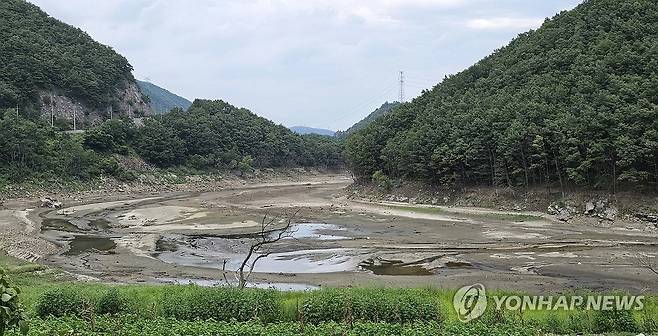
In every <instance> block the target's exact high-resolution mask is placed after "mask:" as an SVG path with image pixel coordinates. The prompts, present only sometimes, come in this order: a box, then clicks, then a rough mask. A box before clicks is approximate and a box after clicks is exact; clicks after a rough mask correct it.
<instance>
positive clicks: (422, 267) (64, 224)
mask: <svg viewBox="0 0 658 336" xmlns="http://www.w3.org/2000/svg"><path fill="white" fill-rule="evenodd" d="M350 183H351V179H349V178H348V177H347V176H340V175H333V176H317V177H315V178H313V179H303V180H298V181H277V182H273V183H258V184H245V185H230V186H226V187H225V188H218V189H217V190H215V191H209V192H189V193H185V192H177V193H168V194H155V195H154V194H148V195H147V194H145V195H129V196H128V195H111V196H110V197H107V196H106V197H103V199H88V200H82V201H79V202H78V203H79V204H71V203H69V202H65V204H67V205H69V206H68V207H66V208H64V209H60V210H52V211H43V210H35V211H31V212H27V213H26V212H21V211H24V209H13V210H3V211H0V226H1V227H2V228H5V230H3V232H4V234H3V235H0V243H2V244H4V245H0V247H3V248H4V249H5V250H8V251H9V250H11V251H14V252H13V253H14V255H17V256H21V255H26V256H31V255H33V256H35V257H37V258H38V257H42V256H45V257H43V258H41V259H40V260H41V262H43V263H47V264H50V265H54V266H57V267H62V268H64V269H65V270H67V271H70V272H73V273H77V274H83V275H87V276H92V277H95V278H98V279H102V280H103V281H117V282H143V281H148V282H157V281H165V282H166V281H181V282H185V281H188V280H192V281H198V282H201V283H203V282H204V281H205V283H212V282H213V281H220V280H221V279H223V276H222V275H221V268H222V267H224V266H223V265H224V261H225V260H226V261H227V264H226V265H227V266H226V267H227V268H228V269H231V267H234V266H235V264H236V261H238V260H241V257H242V256H243V255H244V252H245V249H246V248H247V247H248V244H249V239H250V238H249V234H251V233H254V232H257V231H258V229H259V227H260V221H261V220H262V218H263V216H266V215H267V216H278V218H280V219H285V218H286V216H288V215H289V214H291V213H293V212H295V211H297V210H299V214H298V216H297V217H296V218H295V221H294V222H295V223H307V224H298V225H297V226H296V231H295V232H296V235H297V236H296V237H295V239H289V240H284V241H282V242H280V243H279V244H277V245H276V246H273V247H272V250H271V251H270V252H272V255H270V256H268V257H267V258H264V259H263V260H262V261H261V262H259V264H258V265H257V267H256V269H255V273H254V276H253V279H252V280H253V281H255V282H259V283H261V284H268V283H284V284H291V283H292V284H306V285H311V286H364V285H368V286H370V285H375V286H396V287H416V286H447V287H455V286H461V285H464V284H471V283H475V282H483V283H485V284H486V285H488V286H489V287H492V288H504V289H513V290H528V291H535V292H542V291H546V290H550V291H565V290H577V289H590V290H592V289H593V290H609V289H624V290H629V291H634V292H642V291H652V292H656V291H657V290H658V284H657V282H656V280H657V278H656V276H655V275H653V274H652V273H651V272H649V271H648V270H647V269H644V268H642V267H640V266H639V263H638V258H645V259H646V260H656V259H657V258H658V232H656V231H655V230H650V229H648V228H647V227H645V226H642V225H638V224H637V223H636V224H633V223H620V222H615V223H612V224H611V225H607V226H606V227H599V226H592V225H581V226H575V225H572V224H568V223H563V222H558V221H555V220H554V219H553V218H551V217H550V216H548V215H546V214H541V213H534V212H532V213H514V212H502V211H495V210H487V209H476V208H446V207H429V206H416V205H410V204H406V203H393V202H385V203H377V202H368V201H364V200H351V199H348V198H346V197H345V196H344V195H343V189H344V188H345V187H347V186H348V185H349V184H350ZM122 196H123V198H124V199H116V198H115V197H122ZM21 223H22V224H21ZM42 224H43V225H42ZM17 237H20V239H17ZM8 242H10V243H9V244H8ZM36 247H38V253H37V252H36V251H35V248H36ZM21 253H23V254H21ZM32 259H35V258H34V257H32ZM302 287H303V286H302Z"/></svg>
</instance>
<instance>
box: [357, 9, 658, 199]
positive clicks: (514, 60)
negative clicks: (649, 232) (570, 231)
mask: <svg viewBox="0 0 658 336" xmlns="http://www.w3.org/2000/svg"><path fill="white" fill-rule="evenodd" d="M657 36H658V2H656V1H650V0H623V1H620V0H590V1H586V2H584V3H583V4H581V5H580V6H578V7H577V8H575V9H574V10H572V11H568V12H563V13H561V14H559V15H557V16H556V17H554V18H553V19H550V20H547V21H546V22H545V23H544V24H543V26H542V27H541V28H540V29H538V30H536V31H530V32H528V33H525V34H521V35H520V36H519V37H518V38H516V39H515V40H513V41H512V42H511V43H510V44H509V45H508V46H506V47H504V48H502V49H500V50H497V51H495V52H494V53H493V54H492V55H491V56H489V57H486V58H484V59H483V60H481V61H479V62H478V63H476V64H475V65H473V66H472V67H470V68H469V69H467V70H465V71H463V72H461V73H459V74H457V75H454V76H450V77H449V78H447V79H446V80H445V81H443V82H442V83H441V84H440V85H437V86H436V87H435V88H434V89H432V90H431V91H429V92H427V93H425V94H423V95H422V96H420V97H419V98H417V99H415V100H414V101H413V102H411V103H407V104H403V105H402V106H400V107H399V108H397V109H395V111H394V112H392V113H390V114H388V115H385V116H384V117H382V118H379V119H378V120H376V121H375V122H374V123H372V124H371V125H370V126H369V127H367V128H366V129H364V130H362V131H360V132H357V133H356V134H354V135H353V136H351V137H350V139H349V140H348V144H347V153H348V156H349V160H350V162H351V165H352V167H353V169H354V171H355V172H356V173H357V174H358V175H360V176H362V177H369V176H371V175H372V174H373V173H374V172H375V171H377V170H382V171H383V173H385V174H387V175H389V176H395V177H402V178H407V179H416V180H422V181H426V182H432V183H437V184H442V185H455V184H457V185H494V186H511V187H515V186H532V185H544V184H553V185H554V186H555V187H557V188H560V187H561V188H562V189H563V190H564V189H566V188H568V187H569V186H579V187H583V186H584V187H591V188H597V189H605V190H610V191H614V190H616V189H620V188H622V187H624V186H632V187H633V188H635V189H637V188H643V189H650V190H656V188H657V187H658V89H657V88H658V72H657V71H658V39H657V38H656V37H657Z"/></svg>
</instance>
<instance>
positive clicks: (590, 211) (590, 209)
mask: <svg viewBox="0 0 658 336" xmlns="http://www.w3.org/2000/svg"><path fill="white" fill-rule="evenodd" d="M594 209H596V206H594V203H592V202H587V203H585V214H586V215H591V214H593V213H594Z"/></svg>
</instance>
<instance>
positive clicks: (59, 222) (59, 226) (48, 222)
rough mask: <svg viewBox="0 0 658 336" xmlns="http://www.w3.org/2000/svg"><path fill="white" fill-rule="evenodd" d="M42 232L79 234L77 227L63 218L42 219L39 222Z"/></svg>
mask: <svg viewBox="0 0 658 336" xmlns="http://www.w3.org/2000/svg"><path fill="white" fill-rule="evenodd" d="M41 229H42V230H56V231H64V232H80V231H82V230H80V228H79V227H77V226H75V225H73V224H72V223H71V222H69V221H68V220H66V219H63V218H44V219H43V221H42V222H41Z"/></svg>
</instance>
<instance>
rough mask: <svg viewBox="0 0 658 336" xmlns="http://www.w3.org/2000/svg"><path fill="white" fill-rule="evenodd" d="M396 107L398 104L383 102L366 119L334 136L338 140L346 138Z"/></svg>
mask: <svg viewBox="0 0 658 336" xmlns="http://www.w3.org/2000/svg"><path fill="white" fill-rule="evenodd" d="M398 105H400V102H392V103H389V102H385V103H384V104H383V105H382V106H380V107H379V108H377V109H376V110H374V111H372V113H370V114H369V115H368V116H367V117H365V118H363V120H361V121H359V122H357V123H356V124H354V125H353V126H352V127H350V128H348V129H347V130H345V131H338V132H336V136H337V137H339V138H346V137H347V136H348V135H350V134H352V133H354V132H356V131H358V130H361V129H363V128H365V127H366V126H368V125H370V124H371V123H372V122H373V121H375V120H377V119H378V118H379V117H381V116H383V115H385V114H387V113H389V112H391V111H392V110H393V109H394V108H395V107H397V106H398Z"/></svg>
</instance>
